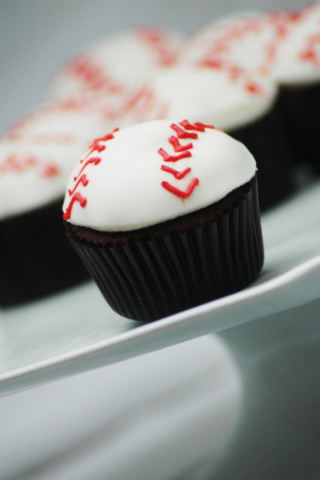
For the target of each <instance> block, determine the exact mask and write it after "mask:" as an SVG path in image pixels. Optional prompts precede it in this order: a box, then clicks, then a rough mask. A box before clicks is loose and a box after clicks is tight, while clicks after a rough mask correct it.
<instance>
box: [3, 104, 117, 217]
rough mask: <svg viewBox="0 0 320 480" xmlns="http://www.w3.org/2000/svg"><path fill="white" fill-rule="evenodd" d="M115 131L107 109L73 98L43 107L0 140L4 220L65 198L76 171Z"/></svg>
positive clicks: (16, 125)
mask: <svg viewBox="0 0 320 480" xmlns="http://www.w3.org/2000/svg"><path fill="white" fill-rule="evenodd" d="M109 128H111V123H110V121H109V120H108V119H107V118H106V117H105V115H104V112H103V109H102V111H99V110H96V109H95V108H93V107H92V106H90V105H89V104H86V103H85V102H82V101H79V100H74V99H68V100H64V101H61V102H55V103H52V104H50V105H46V106H43V107H41V108H39V109H38V110H37V111H34V112H33V113H31V114H30V115H28V116H27V117H26V118H25V119H23V120H21V121H20V122H18V123H16V124H15V125H14V126H12V127H11V128H10V129H9V131H8V134H7V136H6V137H5V138H3V139H2V140H1V141H0V219H4V218H6V217H9V216H11V215H16V214H19V213H23V212H27V211H28V210H31V209H34V208H38V207H41V206H44V205H46V204H48V203H50V202H52V201H55V200H58V199H62V198H63V196H64V193H65V186H66V182H67V179H68V177H69V175H70V171H71V169H72V167H73V166H74V164H75V162H76V161H77V160H78V159H79V156H80V155H81V154H82V152H83V151H84V150H85V149H87V148H88V147H89V145H90V144H91V141H92V139H93V138H95V137H96V136H97V135H100V134H102V133H103V132H105V131H106V129H109Z"/></svg>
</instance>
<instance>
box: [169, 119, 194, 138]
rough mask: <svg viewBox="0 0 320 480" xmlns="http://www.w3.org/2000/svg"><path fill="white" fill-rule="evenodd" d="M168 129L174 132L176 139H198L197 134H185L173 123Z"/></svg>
mask: <svg viewBox="0 0 320 480" xmlns="http://www.w3.org/2000/svg"><path fill="white" fill-rule="evenodd" d="M170 127H171V128H172V130H174V131H175V132H176V134H177V136H178V138H194V139H196V138H198V134H197V133H192V132H186V131H185V130H182V128H180V127H179V126H178V125H176V124H175V123H173V124H172V125H170Z"/></svg>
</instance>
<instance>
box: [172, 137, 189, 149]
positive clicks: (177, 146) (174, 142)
mask: <svg viewBox="0 0 320 480" xmlns="http://www.w3.org/2000/svg"><path fill="white" fill-rule="evenodd" d="M169 143H171V145H172V146H173V148H174V151H175V152H184V151H185V150H189V148H193V145H192V143H187V145H181V144H180V142H179V140H178V139H177V137H174V136H173V135H172V137H170V138H169Z"/></svg>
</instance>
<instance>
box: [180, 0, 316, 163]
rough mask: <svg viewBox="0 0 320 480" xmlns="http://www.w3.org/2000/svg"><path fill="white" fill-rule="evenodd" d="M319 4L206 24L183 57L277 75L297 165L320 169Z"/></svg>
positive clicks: (287, 133)
mask: <svg viewBox="0 0 320 480" xmlns="http://www.w3.org/2000/svg"><path fill="white" fill-rule="evenodd" d="M319 28H320V4H318V3H312V4H310V5H308V6H307V7H304V8H302V9H300V10H279V11H276V12H271V13H263V12H261V13H259V12H258V13H247V14H238V15H233V16H231V17H227V18H222V19H218V20H216V21H214V22H210V23H208V24H207V25H205V26H203V27H202V28H201V29H199V31H197V32H195V33H194V35H193V36H191V38H190V39H189V40H188V41H187V42H186V44H185V47H184V49H183V50H184V51H183V54H182V58H183V59H184V60H183V61H186V62H188V61H190V62H192V63H196V62H199V61H202V60H203V59H205V58H206V59H209V60H210V59H211V60H215V59H216V58H217V57H219V58H223V59H224V60H228V61H231V62H235V63H237V64H238V65H240V66H242V67H245V68H248V69H250V70H251V71H252V72H258V73H259V74H262V75H264V76H265V77H266V78H267V77H268V78H271V79H273V80H274V81H275V82H276V83H277V85H278V86H279V100H278V111H279V116H280V118H281V124H282V126H283V132H284V134H285V136H286V138H287V146H288V149H289V154H290V159H291V163H292V165H298V164H302V163H306V162H308V163H311V164H313V165H315V166H316V168H317V169H319V170H320V164H319V161H318V159H317V156H316V153H315V152H316V148H315V144H314V139H316V138H317V137H318V134H319V132H318V121H317V111H318V105H319V99H320V94H319V92H320V56H319V54H318V50H319V43H320V36H319Z"/></svg>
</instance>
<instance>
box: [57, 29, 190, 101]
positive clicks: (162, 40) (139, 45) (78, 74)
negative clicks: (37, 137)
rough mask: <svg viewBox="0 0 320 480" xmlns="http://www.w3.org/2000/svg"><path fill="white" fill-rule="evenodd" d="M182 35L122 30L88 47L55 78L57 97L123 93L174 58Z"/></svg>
mask: <svg viewBox="0 0 320 480" xmlns="http://www.w3.org/2000/svg"><path fill="white" fill-rule="evenodd" d="M181 42H182V36H181V35H180V34H179V33H178V32H175V31H169V30H161V29H159V28H148V27H144V28H137V29H130V30H126V31H123V32H119V33H116V34H113V35H111V36H109V37H108V38H106V39H104V40H101V41H100V42H99V43H97V44H95V45H92V46H91V47H89V48H87V49H86V50H85V51H84V52H83V54H82V55H80V56H78V57H76V58H75V59H74V60H73V61H71V62H70V63H68V64H67V65H65V66H64V68H62V69H61V70H60V71H59V72H57V74H56V75H55V76H54V77H53V78H52V83H51V92H52V93H53V94H54V95H57V96H64V95H66V94H67V95H68V94H76V93H78V94H83V93H90V92H101V93H111V94H115V95H118V94H119V95H120V96H121V95H122V94H123V93H124V92H125V91H126V90H127V89H131V88H132V87H136V86H137V85H140V84H141V83H142V82H144V81H145V80H146V79H147V78H149V77H150V75H151V74H152V73H153V72H154V71H155V70H157V69H158V68H159V67H162V66H164V65H169V64H170V63H171V62H172V61H174V59H175V57H176V55H177V51H178V46H179V45H180V43H181Z"/></svg>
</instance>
